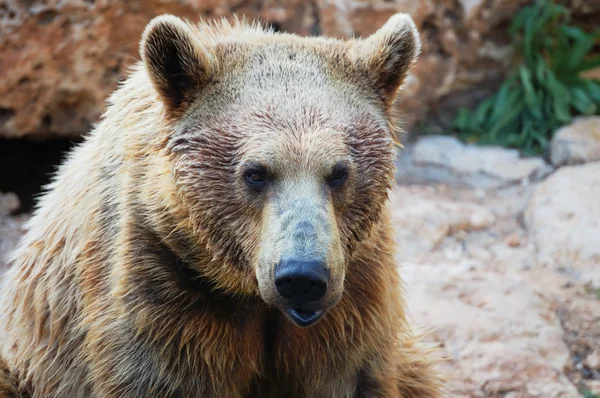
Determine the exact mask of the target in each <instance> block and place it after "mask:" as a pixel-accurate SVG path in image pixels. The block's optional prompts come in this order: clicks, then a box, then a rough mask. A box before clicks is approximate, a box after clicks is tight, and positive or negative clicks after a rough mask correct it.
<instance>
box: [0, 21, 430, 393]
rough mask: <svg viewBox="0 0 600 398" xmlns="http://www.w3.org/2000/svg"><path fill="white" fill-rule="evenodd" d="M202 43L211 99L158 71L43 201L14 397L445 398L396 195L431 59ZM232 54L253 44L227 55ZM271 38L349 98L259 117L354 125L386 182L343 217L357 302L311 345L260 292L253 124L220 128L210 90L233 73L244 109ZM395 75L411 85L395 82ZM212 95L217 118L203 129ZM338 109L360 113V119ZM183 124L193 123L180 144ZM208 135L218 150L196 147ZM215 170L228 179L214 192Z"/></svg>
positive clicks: (33, 237)
mask: <svg viewBox="0 0 600 398" xmlns="http://www.w3.org/2000/svg"><path fill="white" fill-rule="evenodd" d="M411 26H412V25H411ZM186 29H189V31H188V32H191V34H193V35H196V36H198V37H202V40H203V41H204V43H206V48H205V49H203V48H200V49H199V48H193V49H192V50H191V51H192V52H193V53H194V54H195V56H199V57H201V58H202V59H203V60H204V61H203V64H202V65H204V67H205V69H203V71H202V72H201V74H200V75H195V76H193V77H192V78H191V80H189V79H188V80H186V77H185V76H184V77H183V79H182V80H181V81H180V82H179V83H178V84H179V86H175V89H177V87H183V88H185V87H187V86H188V84H191V85H195V84H206V86H207V87H208V88H207V89H206V90H203V91H202V93H200V94H199V93H193V92H179V91H177V92H173V91H169V90H171V89H172V88H173V86H168V87H167V86H161V84H163V83H164V84H166V83H165V82H162V83H161V81H160V80H157V79H156V78H153V77H152V76H153V75H152V74H153V73H154V72H153V71H152V68H148V64H149V63H152V59H150V60H148V59H146V60H145V62H146V64H145V65H146V67H144V65H142V64H140V65H138V66H136V67H135V69H134V71H133V72H132V75H131V77H130V78H129V79H128V80H127V82H125V83H124V84H123V86H122V87H121V88H120V89H119V90H118V91H116V92H115V94H114V95H113V96H112V97H111V99H110V101H109V102H110V103H109V107H108V109H107V112H106V114H105V116H104V118H103V121H102V122H101V123H100V124H99V126H98V127H97V128H96V129H95V130H94V131H93V132H92V133H91V134H90V136H89V137H88V138H87V139H86V141H85V142H84V143H83V144H81V145H80V146H78V147H77V148H76V149H75V150H74V151H73V152H72V153H71V154H70V155H69V157H68V159H67V160H66V161H65V163H64V164H63V165H62V166H61V167H60V169H59V171H58V173H57V175H56V178H55V180H54V182H53V183H52V184H51V185H50V186H49V187H48V192H47V193H46V194H45V195H44V196H43V197H42V198H41V200H40V203H39V205H38V209H37V210H36V212H35V215H34V217H33V218H32V220H31V222H30V224H29V226H28V229H29V232H28V233H27V234H26V236H25V238H24V240H23V242H22V243H21V245H20V246H19V248H18V250H17V253H16V257H15V260H14V264H13V266H12V268H11V269H10V270H9V271H8V273H7V274H6V276H5V281H4V288H3V290H2V295H1V296H0V297H1V298H0V335H1V336H2V339H1V341H0V357H1V358H2V359H3V361H4V363H2V362H0V365H1V366H0V397H13V396H19V395H18V394H24V395H26V394H30V395H31V396H32V397H146V396H157V397H403V398H417V397H437V396H439V395H440V386H439V379H438V378H437V376H436V374H435V373H434V372H433V371H432V370H431V363H430V360H429V359H428V358H429V356H428V352H427V351H426V350H424V349H422V348H421V347H420V343H419V339H418V338H417V337H415V336H414V335H413V333H412V332H411V329H410V327H409V325H408V324H407V319H406V314H405V312H404V302H403V298H402V295H401V287H400V285H401V281H400V277H399V275H398V270H397V266H396V261H395V259H394V253H393V251H394V250H393V248H394V242H393V239H392V236H393V234H392V230H391V228H390V225H389V221H388V219H389V217H388V215H387V210H386V209H385V207H384V205H383V203H384V201H385V198H386V195H387V190H388V189H390V188H391V186H392V184H393V162H392V159H393V157H392V153H393V140H392V138H391V135H390V131H389V128H388V125H389V123H390V111H391V103H392V102H393V98H394V97H395V94H396V90H397V89H398V87H399V85H400V83H401V81H402V79H403V78H404V76H405V74H406V71H407V70H408V66H409V64H410V62H412V60H413V59H414V56H415V54H416V52H418V43H412V45H410V43H409V44H407V43H399V44H398V43H394V42H393V40H392V41H389V42H387V41H386V42H385V45H386V46H396V45H400V46H405V47H406V51H404V52H400V54H404V55H403V57H404V58H405V59H404V58H402V57H400V58H398V57H396V58H395V59H392V60H388V61H389V62H392V64H388V63H386V62H387V61H385V60H383V61H382V57H380V56H378V55H369V52H368V51H369V47H372V46H373V43H370V44H369V43H363V42H360V43H358V42H357V43H358V44H357V43H355V44H356V45H355V46H352V42H340V41H335V40H330V39H323V38H314V39H300V38H298V37H295V36H292V35H279V34H272V33H270V32H265V31H263V30H262V29H260V28H259V27H256V26H248V25H245V24H241V23H238V24H234V25H229V24H227V23H223V24H217V25H213V26H209V25H201V26H200V28H195V27H192V26H189V25H188V28H186ZM407 29H411V28H410V27H407ZM172 33H173V37H175V38H176V37H177V36H178V35H179V34H180V33H181V32H180V31H178V30H174V31H173V32H172ZM411 34H412V33H411ZM384 39H385V38H384ZM226 40H232V41H234V42H236V43H234V44H232V45H227V44H225V45H219V43H221V42H224V41H226ZM266 40H270V42H269V43H271V44H270V47H265V48H267V49H268V48H272V49H273V51H274V52H276V51H282V50H281V49H282V48H283V50H285V51H286V53H287V52H290V51H291V52H290V54H293V56H294V57H296V60H294V61H295V62H301V63H302V62H307V63H308V64H309V67H310V63H311V62H314V63H315V65H321V64H324V65H325V69H326V72H327V79H328V80H327V84H328V85H329V86H328V87H334V88H335V92H333V93H332V94H327V93H323V96H322V97H321V98H319V100H320V101H321V102H315V103H314V104H313V103H312V102H310V101H312V100H311V99H310V98H305V97H304V95H306V94H303V92H304V91H306V90H303V88H302V87H298V88H293V89H292V92H293V93H298V96H299V100H306V101H308V102H307V103H308V104H309V105H310V104H312V105H310V106H312V108H311V107H310V106H309V107H308V108H306V109H304V110H302V109H297V110H294V100H293V99H292V100H290V102H289V104H288V103H287V102H285V101H282V102H283V103H282V105H281V106H282V107H283V108H284V109H285V106H286V105H289V106H290V112H293V113H292V114H291V115H288V116H286V117H285V118H284V119H281V118H280V115H277V114H275V113H269V109H268V108H261V109H262V110H264V111H265V112H263V113H256V114H254V115H253V116H251V117H249V118H250V119H251V120H254V121H255V122H256V121H257V120H263V121H265V123H266V124H267V125H269V126H273V125H277V124H278V123H279V125H284V126H285V125H286V124H288V126H289V123H291V124H292V125H293V123H296V122H297V123H298V124H297V125H295V127H294V128H295V129H296V130H302V129H303V128H306V127H307V126H304V125H303V123H307V125H308V126H309V127H310V128H311V129H314V128H318V127H319V126H324V125H331V123H333V122H332V121H331V120H329V119H327V115H328V114H329V113H328V112H330V111H331V112H332V113H333V114H336V115H337V114H338V113H339V115H341V116H339V115H338V116H339V118H342V119H338V120H337V122H336V123H338V124H339V125H340V128H344V125H345V126H346V127H347V126H352V127H353V129H352V131H353V132H351V133H350V132H349V133H348V139H347V141H348V145H350V146H351V147H352V148H353V149H354V150H355V152H356V153H357V155H356V156H357V158H356V159H355V160H356V164H357V166H356V167H357V168H359V171H362V172H364V173H366V174H365V175H371V176H375V177H376V178H373V179H370V180H366V179H365V180H360V179H357V180H356V181H355V184H356V191H355V197H353V199H352V200H350V199H348V200H347V201H346V202H344V206H345V207H344V212H345V214H348V215H349V216H348V217H347V218H346V219H344V220H342V221H340V223H342V225H341V227H340V228H341V239H342V240H343V244H344V250H345V267H346V269H345V280H344V294H343V297H342V299H341V301H340V302H339V303H338V304H337V305H336V306H335V307H333V308H332V309H331V310H330V311H329V313H328V314H326V316H325V318H324V319H322V320H321V321H320V322H318V323H317V324H316V325H314V326H312V327H309V328H305V329H302V328H298V327H296V326H294V325H293V324H291V323H290V322H289V321H288V320H286V319H285V318H284V317H283V316H282V315H281V314H280V312H279V311H278V310H276V309H275V308H273V307H270V306H267V305H266V304H265V303H264V302H263V300H262V299H261V297H260V295H259V294H258V287H257V283H256V276H255V273H254V270H253V269H252V267H251V264H252V263H253V261H254V258H255V253H256V250H257V246H258V245H257V242H258V240H259V234H260V227H259V225H260V215H259V214H258V213H256V212H253V211H252V210H251V209H250V208H248V206H242V205H240V203H241V201H242V198H240V196H239V194H237V196H236V192H237V191H236V189H235V188H232V185H231V183H227V184H225V183H224V181H229V180H230V178H229V177H228V176H229V174H228V173H231V170H229V169H228V167H231V165H232V164H236V158H235V156H240V153H243V152H244V150H246V149H247V146H248V145H250V143H248V144H246V141H244V138H243V137H242V134H243V132H244V131H245V130H246V129H248V128H249V127H248V126H249V125H250V124H249V123H250V122H246V124H239V122H238V124H236V121H235V119H234V118H232V113H235V111H236V110H233V111H232V112H231V113H229V114H228V113H224V114H220V116H219V117H216V116H214V115H213V113H215V114H217V113H218V112H217V111H216V110H217V109H219V104H220V101H223V98H222V97H220V95H221V94H219V93H211V92H210V84H208V82H209V81H210V79H211V77H210V76H212V74H213V73H217V72H218V73H222V72H223V71H224V70H227V71H229V74H228V75H227V76H229V78H231V79H232V80H231V83H230V85H229V86H228V87H229V90H231V91H232V92H227V90H224V94H222V95H232V96H235V95H237V94H236V93H235V87H237V86H238V84H239V81H238V80H239V79H240V78H239V77H238V76H239V74H237V71H241V70H242V69H241V68H243V65H244V63H245V61H247V60H249V59H253V58H252V57H255V56H256V54H253V53H251V52H249V51H248V50H244V48H245V46H249V48H251V47H252V46H256V45H259V44H260V43H262V42H263V41H266ZM378 40H383V39H382V38H381V37H379V38H378ZM417 40H418V39H417ZM211 48H212V49H211ZM277 49H279V50H277ZM290 49H291V50H290ZM382 51H385V50H382ZM411 52H412V53H411ZM307 54H308V55H307ZM304 58H305V60H304ZM290 60H291V58H290ZM265 62H269V58H268V57H267V58H266V59H265ZM361 63H362V64H361ZM155 66H157V68H159V69H160V68H164V67H165V66H164V65H161V64H159V63H158V64H155ZM392 66H395V67H400V68H401V71H402V73H400V74H394V75H393V76H392V75H390V73H392V72H389V73H387V75H386V74H385V73H383V72H385V70H386V69H385V68H390V67H392ZM169 67H170V66H169ZM402 68H403V69H402ZM309 70H311V69H310V68H309ZM377 70H379V71H383V72H382V73H381V74H380V75H382V76H383V75H385V76H386V79H384V80H383V81H380V80H379V78H378V75H373V74H374V73H375V71H377ZM180 72H181V71H180ZM182 73H186V71H185V70H183V71H182ZM240 73H241V72H240ZM388 75H389V76H388ZM254 77H255V78H256V76H254ZM337 81H339V84H338V83H336V82H337ZM331 82H333V83H331ZM371 83H372V84H371ZM252 84H255V86H252V87H255V89H256V84H258V86H260V84H262V83H261V82H260V81H259V82H258V83H256V82H255V81H254V83H252ZM161 87H163V88H164V90H161ZM242 88H243V86H242ZM294 90H297V91H294ZM327 95H330V97H331V101H330V102H328V98H329V97H327ZM199 96H201V97H203V98H205V99H206V101H207V104H208V105H207V106H213V107H214V109H215V112H212V113H211V112H209V113H202V112H200V113H197V114H189V113H188V112H187V109H189V108H187V107H188V106H189V105H190V104H191V103H193V102H194V101H197V99H198V97H199ZM338 96H342V97H345V98H348V104H350V105H347V106H356V113H354V112H351V113H352V114H347V115H346V114H345V113H344V112H346V111H345V110H344V109H343V108H340V106H338V105H336V104H335V101H334V100H333V99H337V97H338ZM211 101H212V102H211ZM211 104H212V105H211ZM327 106H330V107H329V108H327ZM363 108H368V109H370V110H372V112H371V113H369V114H366V113H361V112H362V111H361V109H363ZM307 109H308V110H310V109H312V110H313V112H314V113H312V114H310V112H309V111H308V110H307ZM353 109H354V108H353ZM318 110H322V111H323V112H322V113H319V112H317V111H318ZM240 112H241V111H240ZM306 112H308V114H309V116H310V115H312V116H310V117H308V118H307V117H306V115H307V113H306ZM336 112H337V113H336ZM369 115H370V116H369ZM252 118H254V119H252ZM181 120H184V121H186V122H187V124H186V123H182V124H178V127H177V128H174V122H175V121H181ZM307 120H308V121H307ZM295 121H296V122H295ZM342 122H343V123H342ZM194 123H196V124H198V123H202V124H203V125H205V126H206V131H212V132H213V134H215V135H212V136H211V135H210V134H209V135H207V136H202V137H198V136H194V135H193V133H191V132H190V130H189V126H190V125H193V124H194ZM256 123H258V122H256ZM328 123H329V124H328ZM224 126H227V128H228V130H227V131H225V130H224ZM236 134H237V135H236ZM256 134H261V133H260V132H257V133H256ZM197 159H204V160H203V162H205V163H202V162H200V161H199V160H197ZM198 170H212V171H213V173H212V174H208V175H205V176H204V180H203V181H202V183H201V184H202V185H201V186H199V185H198V184H199V181H198V180H195V179H197V178H198V177H197V174H198ZM219 173H225V174H219ZM369 173H371V174H369ZM373 173H375V174H373ZM359 175H360V174H359ZM191 187H196V188H202V191H201V192H200V193H199V191H198V190H194V189H192V188H191ZM17 391H20V392H17Z"/></svg>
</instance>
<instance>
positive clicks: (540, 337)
mask: <svg viewBox="0 0 600 398" xmlns="http://www.w3.org/2000/svg"><path fill="white" fill-rule="evenodd" d="M401 274H402V276H403V278H404V280H405V282H406V284H405V289H406V298H407V303H408V308H409V311H410V313H411V314H412V315H413V318H414V321H415V323H416V324H418V325H422V327H424V328H427V329H428V330H431V331H432V335H433V338H434V340H436V341H439V342H443V350H444V355H445V356H447V357H448V358H449V361H448V363H446V364H445V367H444V368H443V369H442V370H446V371H448V372H450V375H451V376H450V383H449V388H450V390H451V392H452V393H454V394H453V395H451V396H460V397H495V396H513V397H539V398H549V397H564V398H571V397H578V396H579V394H578V391H577V389H576V388H575V387H574V386H573V384H571V382H570V381H569V379H568V378H567V377H566V376H565V374H564V368H565V367H566V366H568V364H569V363H570V352H569V350H568V348H567V346H566V345H565V343H564V342H563V330H562V328H561V323H560V321H559V319H558V318H557V316H556V314H555V311H554V308H553V305H552V304H551V303H549V302H547V301H546V300H544V299H543V297H542V296H541V294H540V292H539V291H537V290H536V289H534V288H532V287H531V286H530V285H529V284H528V283H527V282H526V281H525V280H523V279H521V278H520V277H519V276H517V275H514V274H510V273H504V271H502V273H500V272H493V271H491V270H489V269H486V266H485V263H476V262H475V263H473V262H472V261H469V260H465V259H461V260H459V261H457V262H452V263H446V264H435V265H434V264H413V263H404V264H402V268H401ZM509 394H512V395H509Z"/></svg>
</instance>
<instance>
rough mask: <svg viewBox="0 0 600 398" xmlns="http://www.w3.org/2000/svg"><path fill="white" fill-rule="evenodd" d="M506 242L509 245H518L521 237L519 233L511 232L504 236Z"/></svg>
mask: <svg viewBox="0 0 600 398" xmlns="http://www.w3.org/2000/svg"><path fill="white" fill-rule="evenodd" d="M506 244H507V245H508V246H509V247H519V246H520V245H521V237H520V236H519V234H516V233H515V234H511V235H509V236H507V237H506Z"/></svg>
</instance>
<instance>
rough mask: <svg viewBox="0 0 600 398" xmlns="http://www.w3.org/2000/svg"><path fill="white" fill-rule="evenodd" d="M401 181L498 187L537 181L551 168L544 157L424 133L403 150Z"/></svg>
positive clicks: (398, 178)
mask: <svg viewBox="0 0 600 398" xmlns="http://www.w3.org/2000/svg"><path fill="white" fill-rule="evenodd" d="M397 169H398V171H397V175H396V176H397V180H399V181H409V182H411V181H420V182H422V181H432V182H447V183H450V184H454V185H466V186H470V187H478V188H488V189H489V188H499V187H505V186H508V185H514V184H520V183H528V182H531V181H536V180H539V179H541V178H542V177H544V176H545V175H547V174H548V173H549V172H550V171H551V170H552V169H551V167H550V166H549V165H547V164H546V163H545V162H544V160H543V159H541V158H521V157H520V156H519V152H518V151H517V150H514V149H506V148H501V147H493V146H484V147H481V146H476V145H466V144H463V143H462V142H460V141H459V140H458V139H456V138H453V137H448V136H425V137H422V138H420V139H419V140H418V141H417V142H416V144H415V145H414V146H412V147H407V149H406V150H404V151H402V152H401V153H400V160H399V162H398V167H397Z"/></svg>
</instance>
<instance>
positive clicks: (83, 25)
mask: <svg viewBox="0 0 600 398" xmlns="http://www.w3.org/2000/svg"><path fill="white" fill-rule="evenodd" d="M526 3H530V1H528V0H494V1H483V0H460V1H450V0H393V1H385V0H371V1H359V0H335V1H334V0H315V1H310V2H308V1H302V0H291V1H287V0H286V1H284V0H272V1H262V0H249V1H240V0H207V1H198V0H146V1H143V2H139V1H108V0H97V1H83V0H61V1H58V0H31V1H20V0H0V53H1V54H2V57H1V58H0V70H1V71H2V79H1V80H0V136H3V137H25V136H33V137H36V138H40V137H42V138H43V137H56V136H65V137H77V136H79V135H81V134H83V133H85V132H87V131H88V130H89V128H90V126H91V125H92V124H93V123H95V122H96V121H98V119H99V117H100V115H101V114H102V112H103V110H104V104H105V100H106V98H107V96H108V95H109V94H110V93H111V92H112V91H113V90H114V88H115V87H116V84H117V82H118V81H119V79H122V78H123V77H124V76H125V74H126V70H127V68H128V67H129V66H130V65H131V64H132V63H133V62H134V61H135V59H138V57H139V56H138V50H137V48H138V42H139V39H140V34H141V32H142V30H143V28H144V26H145V25H146V23H147V22H148V21H149V20H150V19H151V18H152V17H154V16H156V15H158V14H162V13H171V14H175V15H178V16H181V17H186V18H189V19H190V20H192V21H196V20H198V18H199V17H200V16H204V17H221V16H231V15H232V14H234V13H235V14H238V15H245V16H247V17H248V18H251V19H253V18H260V19H262V20H263V21H264V22H265V23H266V24H271V25H273V26H274V27H275V28H276V29H279V30H282V31H287V32H293V33H298V34H301V35H318V34H326V35H330V36H336V37H349V36H353V35H356V36H365V35H368V34H370V33H372V32H374V31H375V30H376V29H377V28H379V27H380V26H381V25H382V24H383V23H384V22H385V21H386V20H387V18H388V17H389V16H390V15H392V14H393V13H396V12H407V13H409V14H410V15H412V17H413V18H414V20H415V23H416V25H417V27H418V29H419V31H420V32H421V37H422V41H423V51H422V53H421V56H420V60H419V62H418V63H417V64H416V66H415V68H414V70H413V73H412V74H411V75H410V76H409V77H408V78H407V80H406V83H405V85H404V91H403V94H402V96H401V98H400V101H399V102H398V109H399V110H400V113H401V114H402V115H403V118H402V123H403V124H402V126H403V127H404V128H406V129H410V128H411V127H412V126H414V125H415V123H417V122H418V121H427V122H428V123H430V124H439V125H442V126H448V125H449V124H450V122H451V121H452V120H453V118H454V115H455V110H456V108H457V107H461V106H467V107H472V106H474V105H476V104H477V103H478V102H479V101H480V100H481V99H482V98H484V97H486V96H487V95H489V94H490V93H492V92H493V91H494V90H496V88H497V86H498V83H499V82H500V80H501V79H502V76H503V75H504V73H505V72H506V71H507V69H508V67H509V66H510V61H511V54H512V47H511V45H510V41H509V38H508V34H507V28H506V27H507V26H508V23H509V21H510V20H511V19H512V18H513V16H514V14H515V12H516V11H517V10H518V9H519V7H521V6H522V5H524V4H526ZM572 3H573V4H571V5H569V7H570V8H571V9H573V10H575V11H577V12H578V14H576V15H575V16H574V21H575V22H578V21H580V20H581V21H592V20H594V17H595V16H596V14H597V13H598V11H599V10H600V4H598V2H589V1H588V2H585V6H582V5H581V4H580V3H583V2H581V1H573V2H572ZM580 14H581V17H580Z"/></svg>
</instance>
